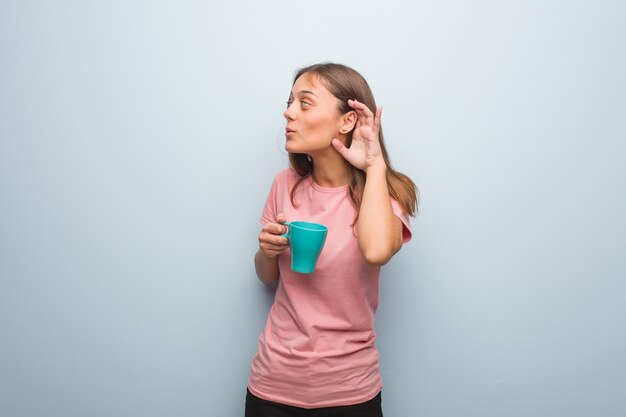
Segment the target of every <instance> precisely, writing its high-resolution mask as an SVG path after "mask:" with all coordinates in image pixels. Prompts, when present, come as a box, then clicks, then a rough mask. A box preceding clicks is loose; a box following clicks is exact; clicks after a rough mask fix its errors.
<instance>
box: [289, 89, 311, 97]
mask: <svg viewBox="0 0 626 417" xmlns="http://www.w3.org/2000/svg"><path fill="white" fill-rule="evenodd" d="M297 94H300V95H301V94H311V95H314V96H315V97H317V94H315V93H314V92H313V91H310V90H300V91H299V92H298V93H297ZM291 95H293V93H291Z"/></svg>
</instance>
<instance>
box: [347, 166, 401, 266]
mask: <svg viewBox="0 0 626 417" xmlns="http://www.w3.org/2000/svg"><path fill="white" fill-rule="evenodd" d="M386 173H387V167H386V166H385V164H384V162H383V163H382V164H381V165H376V166H371V167H369V168H368V169H367V174H366V179H365V189H364V190H363V198H362V200H361V208H360V210H359V220H358V221H357V224H356V227H357V236H358V240H359V248H360V249H361V253H362V254H363V257H364V258H365V260H366V261H367V263H368V264H370V265H378V266H379V265H384V264H386V263H387V262H388V261H389V260H390V259H391V257H392V256H393V255H395V254H396V252H398V251H399V250H400V248H401V247H402V228H403V225H402V221H401V220H400V219H399V218H398V217H397V216H396V215H395V214H394V213H393V210H392V209H391V198H390V197H389V191H388V189H387V178H386Z"/></svg>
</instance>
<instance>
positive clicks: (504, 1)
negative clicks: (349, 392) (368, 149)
mask: <svg viewBox="0 0 626 417" xmlns="http://www.w3.org/2000/svg"><path fill="white" fill-rule="evenodd" d="M625 15H626V5H625V3H624V2H622V1H609V0H600V1H593V2H592V1H564V0H552V1H538V0H530V1H513V0H500V1H495V0H493V1H487V0H485V1H480V0H479V1H473V2H464V1H449V0H443V1H437V2H424V1H415V2H409V1H384V2H383V1H354V0H349V1H326V0H320V1H317V2H301V1H293V0H289V1H288V0H266V1H258V2H253V1H243V0H236V1H232V2H227V1H222V2H217V1H186V0H185V1H164V0H158V1H137V0H130V1H128V0H125V1H119V0H109V1H92V2H81V1H56V2H46V1H36V0H32V1H28V0H27V1H19V2H18V1H13V2H11V1H3V2H2V3H1V4H0V59H1V64H0V415H1V416H2V417H87V416H89V417H105V416H106V417H108V416H116V417H120V416H123V417H126V416H128V417H144V416H145V417H152V416H159V417H169V416H187V417H195V416H198V417H200V416H220V417H222V416H223V417H231V416H232V417H237V416H242V415H243V404H244V396H245V388H246V381H247V377H248V372H249V366H250V360H251V358H252V355H253V354H254V351H255V349H256V341H257V337H258V334H259V332H260V331H261V329H262V327H263V325H264V322H265V318H266V314H267V311H268V309H269V307H270V305H271V302H272V299H273V291H272V289H271V288H270V289H267V288H265V287H264V286H263V285H262V284H261V283H260V282H259V281H258V280H257V279H256V276H255V272H254V267H253V255H254V253H255V251H256V249H257V247H258V242H257V234H258V232H259V230H260V223H259V218H260V215H261V210H262V207H263V203H264V201H265V198H266V196H267V192H268V191H269V187H270V184H271V181H272V178H273V176H274V174H275V173H276V172H277V171H279V170H281V169H283V168H285V167H286V166H287V157H286V154H285V151H284V148H283V146H284V137H283V134H282V132H283V129H284V125H285V121H284V119H283V116H282V112H283V109H284V108H285V102H286V100H287V97H288V94H289V90H290V88H291V82H292V77H293V75H294V73H295V71H296V70H297V69H298V68H300V67H302V66H305V65H308V64H312V63H316V62H322V61H334V62H340V63H344V64H347V65H350V66H352V67H354V68H356V69H357V70H358V71H360V72H361V73H362V74H363V75H364V76H365V77H366V79H367V80H368V81H369V83H370V85H371V87H372V89H373V91H374V94H375V96H376V99H377V102H378V104H379V105H382V106H383V108H384V111H383V119H382V122H383V128H384V131H385V137H386V140H387V144H388V150H389V152H390V154H391V158H392V163H393V164H394V166H395V167H396V168H397V169H398V170H400V171H402V172H404V173H406V174H408V175H409V176H410V177H411V178H412V179H413V180H414V181H415V182H416V183H417V185H418V187H419V189H420V192H421V204H420V214H419V216H417V217H416V218H414V219H413V240H412V241H411V242H410V243H409V244H407V245H406V246H405V247H404V248H403V249H402V250H401V252H399V253H398V255H397V256H396V257H395V258H394V259H393V260H392V261H391V262H390V263H389V264H388V265H386V266H385V267H383V271H382V279H381V297H380V308H379V311H378V315H377V321H376V327H377V332H378V346H379V349H380V352H381V369H382V375H383V379H384V384H385V385H384V390H383V405H384V411H385V415H386V416H387V417H400V416H407V417H409V416H428V417H456V416H459V417H492V416H493V417H496V416H497V417H502V416H507V417H508V416H511V417H528V416H533V417H583V416H584V417H586V416H594V417H595V416H602V417H623V416H624V415H626V399H625V396H624V392H625V391H624V390H625V386H626V306H625V304H626V303H625V295H626V282H625V279H626V261H625V258H626V257H625V256H624V254H625V252H626V251H625V248H626V245H625V238H624V236H625V233H626V222H625V221H624V214H625V213H626V193H625V184H626V181H625V177H626V175H625V174H626V168H625V162H626V158H625V155H626V144H625V140H626V117H625V115H626V25H624V16H625ZM303 377H304V378H305V377H306V375H303Z"/></svg>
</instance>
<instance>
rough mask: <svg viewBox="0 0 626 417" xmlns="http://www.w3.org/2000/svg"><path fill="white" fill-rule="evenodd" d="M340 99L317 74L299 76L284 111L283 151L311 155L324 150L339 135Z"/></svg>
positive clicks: (340, 118)
mask: <svg viewBox="0 0 626 417" xmlns="http://www.w3.org/2000/svg"><path fill="white" fill-rule="evenodd" d="M339 104H340V103H339V99H338V98H337V97H335V96H334V95H332V93H331V92H330V91H328V89H327V88H326V87H325V86H324V85H323V84H322V83H321V82H320V81H319V78H318V77H317V76H312V75H309V74H303V75H301V76H300V77H299V78H298V79H297V80H296V82H295V84H294V85H293V88H292V90H291V93H290V94H289V101H288V102H287V110H285V112H284V113H283V114H284V116H285V119H287V126H286V129H285V137H286V138H287V141H286V143H285V150H286V151H287V152H291V153H303V154H312V153H316V152H319V151H324V150H326V149H328V148H329V147H330V146H331V142H332V140H333V138H334V137H338V135H339V128H340V126H341V120H342V115H341V114H340V113H339Z"/></svg>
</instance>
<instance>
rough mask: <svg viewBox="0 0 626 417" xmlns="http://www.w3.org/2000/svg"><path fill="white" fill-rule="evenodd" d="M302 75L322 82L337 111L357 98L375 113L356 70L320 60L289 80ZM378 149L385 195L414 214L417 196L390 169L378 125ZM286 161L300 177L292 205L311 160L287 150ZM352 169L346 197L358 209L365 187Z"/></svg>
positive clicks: (357, 171) (344, 110)
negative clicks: (383, 169)
mask: <svg viewBox="0 0 626 417" xmlns="http://www.w3.org/2000/svg"><path fill="white" fill-rule="evenodd" d="M304 74H311V75H315V76H317V77H318V78H319V80H320V81H321V82H322V83H323V84H324V86H325V87H326V88H327V89H328V91H330V92H331V93H332V94H333V95H334V96H335V97H337V98H338V99H339V102H340V104H339V109H338V110H339V112H340V113H341V114H345V113H348V112H349V111H352V110H353V109H352V107H350V106H349V105H348V100H354V99H356V100H358V101H360V102H361V103H364V104H365V105H366V106H367V107H368V108H369V109H370V110H371V111H372V113H374V114H376V102H375V101H374V95H373V94H372V90H371V89H370V86H369V85H368V84H367V81H365V78H363V76H362V75H361V74H359V73H358V72H357V71H355V70H353V69H352V68H350V67H347V66H345V65H341V64H334V63H322V64H315V65H311V66H308V67H305V68H302V69H300V70H299V71H298V72H297V73H296V76H295V77H294V80H293V83H294V84H295V83H296V81H297V80H298V78H300V77H301V76H302V75H304ZM352 132H353V130H352V131H350V132H349V133H348V137H347V141H346V147H350V145H351V143H352ZM378 139H379V141H380V148H381V151H382V154H383V158H384V160H385V164H386V165H387V188H388V190H389V195H390V196H391V197H393V198H394V199H395V200H396V201H398V203H399V204H400V206H401V207H402V209H403V210H404V211H405V212H406V213H408V214H410V215H411V216H415V214H416V213H417V206H418V203H417V197H418V193H419V191H418V189H417V187H416V186H415V184H414V183H413V181H411V179H410V178H409V177H407V176H406V175H404V174H402V173H400V172H398V171H396V170H394V169H393V168H392V167H391V163H390V161H389V156H388V154H387V150H386V149H385V141H384V139H383V131H382V127H381V129H380V133H379V137H378ZM289 163H290V165H291V167H292V168H293V169H294V170H295V171H296V173H298V175H299V176H300V178H299V179H298V181H296V183H295V185H294V186H293V188H292V189H291V204H292V205H294V206H296V203H295V193H296V189H297V188H298V186H299V185H300V184H301V183H302V181H303V180H304V179H305V178H307V177H308V176H309V175H311V173H312V172H313V161H312V160H311V159H310V158H309V157H308V155H306V154H301V153H289ZM351 168H352V183H351V184H350V197H351V198H352V201H353V202H354V205H355V206H356V209H357V217H356V219H355V224H356V220H357V219H358V212H359V209H360V207H361V199H362V195H363V189H364V188H365V178H366V177H365V172H363V171H361V170H360V169H358V168H355V167H354V166H352V165H351Z"/></svg>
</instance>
